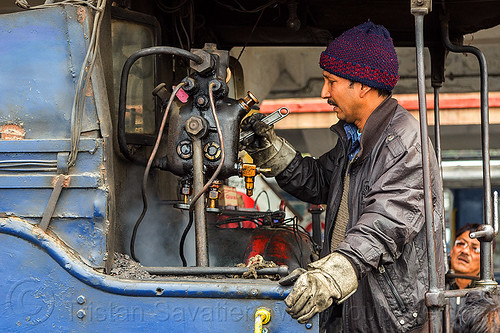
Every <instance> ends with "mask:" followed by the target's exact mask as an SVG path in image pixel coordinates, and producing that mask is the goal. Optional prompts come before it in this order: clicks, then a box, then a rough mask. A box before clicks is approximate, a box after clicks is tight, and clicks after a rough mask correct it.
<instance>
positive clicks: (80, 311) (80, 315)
mask: <svg viewBox="0 0 500 333" xmlns="http://www.w3.org/2000/svg"><path fill="white" fill-rule="evenodd" d="M86 315H87V314H86V313H85V310H82V309H80V310H78V311H77V312H76V316H77V317H78V318H80V319H83V318H84V317H85V316H86Z"/></svg>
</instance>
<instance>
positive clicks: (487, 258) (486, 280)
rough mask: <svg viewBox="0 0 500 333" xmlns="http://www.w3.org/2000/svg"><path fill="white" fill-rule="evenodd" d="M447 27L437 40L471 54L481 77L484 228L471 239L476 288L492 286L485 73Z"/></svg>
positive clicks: (443, 25) (481, 63)
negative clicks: (477, 245)
mask: <svg viewBox="0 0 500 333" xmlns="http://www.w3.org/2000/svg"><path fill="white" fill-rule="evenodd" d="M448 29H449V26H448V22H447V21H446V20H443V21H442V22H441V37H442V39H443V43H444V45H445V47H446V48H447V49H448V50H449V51H451V52H455V53H472V54H473V55H475V56H476V58H477V59H478V61H479V69H480V74H481V148H482V159H483V190H484V191H483V193H484V201H483V202H484V206H483V214H484V224H483V226H482V228H483V229H482V230H481V231H478V232H475V233H471V235H470V236H471V238H473V237H474V236H476V237H477V238H481V259H480V262H481V271H480V273H479V274H480V280H479V281H478V282H477V283H476V284H477V285H479V286H495V285H496V284H497V283H496V282H495V281H494V280H493V269H492V266H493V265H492V260H493V248H492V245H491V241H492V240H493V238H494V231H493V221H492V205H491V175H490V154H489V147H490V143H489V110H488V70H487V66H486V59H485V57H484V54H483V53H482V52H481V50H479V49H478V48H477V47H474V46H458V45H454V44H452V43H451V41H450V36H449V30H448Z"/></svg>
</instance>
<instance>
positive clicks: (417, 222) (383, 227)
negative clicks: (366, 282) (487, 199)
mask: <svg viewBox="0 0 500 333" xmlns="http://www.w3.org/2000/svg"><path fill="white" fill-rule="evenodd" d="M395 140H396V142H395V145H394V147H399V148H398V149H391V147H388V145H385V146H384V148H383V149H386V150H388V151H385V152H381V154H379V155H378V160H377V161H376V163H375V164H374V165H375V167H374V169H375V170H374V172H373V175H372V177H371V179H369V180H367V182H368V183H365V184H366V185H367V186H365V187H366V189H365V190H364V192H365V193H364V195H363V196H362V198H360V200H361V208H360V215H359V219H358V221H357V222H355V225H354V226H353V227H352V228H350V229H349V230H348V231H347V233H346V238H345V240H344V241H343V242H342V243H341V244H340V246H339V247H338V249H337V251H338V252H340V253H343V254H345V255H346V256H348V257H349V259H350V260H351V262H354V263H355V265H356V266H357V267H356V268H357V269H358V272H359V273H360V276H364V275H365V274H366V273H367V271H369V270H371V269H376V268H378V267H379V266H380V265H383V264H388V263H393V262H394V261H395V260H396V259H397V258H399V256H400V255H401V253H402V251H403V250H404V246H405V245H406V244H408V243H409V242H410V241H411V240H412V239H413V238H414V237H415V236H416V235H417V234H418V233H419V232H420V230H421V229H422V228H423V226H424V222H425V219H424V201H423V198H424V192H423V180H422V179H423V173H422V157H421V152H420V144H419V143H414V144H413V145H412V146H410V147H409V148H407V149H405V148H404V145H403V143H402V141H401V138H400V137H396V139H395ZM394 147H392V148H394ZM433 195H435V194H433Z"/></svg>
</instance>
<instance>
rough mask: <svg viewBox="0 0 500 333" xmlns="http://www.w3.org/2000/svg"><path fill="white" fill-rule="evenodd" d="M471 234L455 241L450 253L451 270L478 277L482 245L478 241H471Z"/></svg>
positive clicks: (462, 235)
mask: <svg viewBox="0 0 500 333" xmlns="http://www.w3.org/2000/svg"><path fill="white" fill-rule="evenodd" d="M469 233H470V231H466V232H464V233H462V234H461V235H459V236H458V237H457V239H456V240H455V244H454V245H453V247H452V249H451V253H450V257H451V268H452V269H453V270H454V271H455V273H458V274H467V275H477V274H478V273H479V261H480V260H479V259H480V255H479V248H480V243H479V241H478V240H477V239H471V238H470V237H469Z"/></svg>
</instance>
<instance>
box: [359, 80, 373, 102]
mask: <svg viewBox="0 0 500 333" xmlns="http://www.w3.org/2000/svg"><path fill="white" fill-rule="evenodd" d="M371 90H372V87H368V86H367V85H366V84H362V83H361V88H360V90H359V97H361V98H363V97H365V95H366V94H367V93H368V92H369V91H371Z"/></svg>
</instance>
